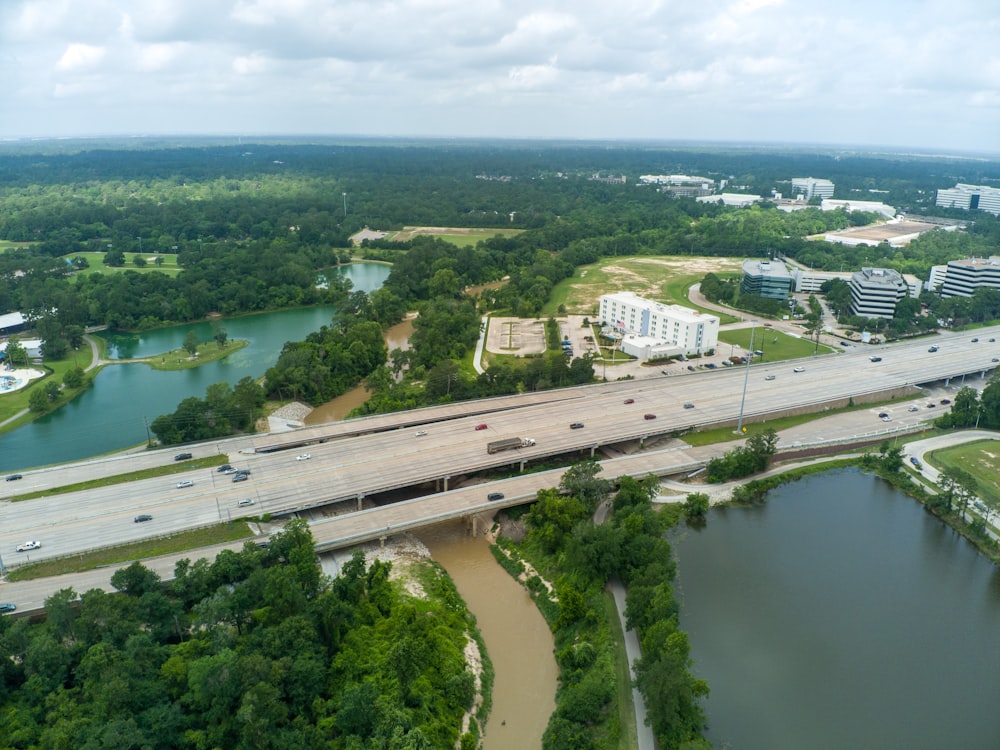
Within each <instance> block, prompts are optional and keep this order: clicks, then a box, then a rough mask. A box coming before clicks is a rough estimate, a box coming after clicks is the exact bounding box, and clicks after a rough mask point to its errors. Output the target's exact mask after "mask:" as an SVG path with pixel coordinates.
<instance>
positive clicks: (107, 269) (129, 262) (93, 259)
mask: <svg viewBox="0 0 1000 750" xmlns="http://www.w3.org/2000/svg"><path fill="white" fill-rule="evenodd" d="M139 255H141V256H142V257H143V258H145V259H146V265H145V267H143V268H139V267H138V266H137V265H135V258H136V256H139ZM62 257H63V260H66V261H71V260H73V258H86V259H87V262H88V263H89V264H90V267H89V268H87V269H86V270H85V271H83V272H82V273H95V272H96V273H122V272H124V271H138V272H139V273H149V272H150V271H162V272H163V273H165V274H167V275H169V276H176V275H177V274H179V273H180V272H181V269H180V266H178V265H177V255H175V254H173V253H159V254H157V253H125V265H124V266H120V267H119V266H106V265H104V253H70V254H69V255H64V256H62ZM151 258H163V264H162V265H157V264H156V263H154V262H153V261H152V260H150V259H151Z"/></svg>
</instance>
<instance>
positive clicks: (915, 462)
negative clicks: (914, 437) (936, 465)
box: [910, 456, 920, 469]
mask: <svg viewBox="0 0 1000 750" xmlns="http://www.w3.org/2000/svg"><path fill="white" fill-rule="evenodd" d="M910 463H911V464H913V465H914V466H916V467H917V468H918V469H919V468H920V459H918V458H917V457H916V456H910Z"/></svg>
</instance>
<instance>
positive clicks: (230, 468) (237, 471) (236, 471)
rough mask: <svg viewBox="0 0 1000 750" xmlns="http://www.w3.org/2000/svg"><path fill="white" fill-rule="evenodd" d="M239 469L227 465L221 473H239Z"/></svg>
mask: <svg viewBox="0 0 1000 750" xmlns="http://www.w3.org/2000/svg"><path fill="white" fill-rule="evenodd" d="M239 471H240V470H239V469H237V468H236V467H235V466H230V467H229V468H228V469H226V470H225V471H224V472H222V473H223V474H238V473H239Z"/></svg>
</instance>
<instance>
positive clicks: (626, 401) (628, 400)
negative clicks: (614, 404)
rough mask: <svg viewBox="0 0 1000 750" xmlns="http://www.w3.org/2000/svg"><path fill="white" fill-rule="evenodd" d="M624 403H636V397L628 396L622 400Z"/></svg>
mask: <svg viewBox="0 0 1000 750" xmlns="http://www.w3.org/2000/svg"><path fill="white" fill-rule="evenodd" d="M622 403H623V404H634V403H635V399H634V398H627V399H625V400H624V401H622Z"/></svg>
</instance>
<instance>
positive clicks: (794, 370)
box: [792, 367, 806, 372]
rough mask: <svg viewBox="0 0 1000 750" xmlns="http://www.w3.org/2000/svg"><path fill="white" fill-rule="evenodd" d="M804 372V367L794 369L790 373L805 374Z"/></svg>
mask: <svg viewBox="0 0 1000 750" xmlns="http://www.w3.org/2000/svg"><path fill="white" fill-rule="evenodd" d="M805 371H806V368H804V367H796V368H793V369H792V372H805Z"/></svg>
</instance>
